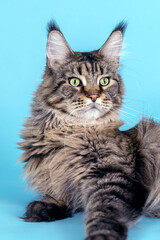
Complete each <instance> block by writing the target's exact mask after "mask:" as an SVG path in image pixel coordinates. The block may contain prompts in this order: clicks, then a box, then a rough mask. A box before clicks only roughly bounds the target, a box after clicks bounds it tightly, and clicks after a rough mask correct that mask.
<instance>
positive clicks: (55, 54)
mask: <svg viewBox="0 0 160 240" xmlns="http://www.w3.org/2000/svg"><path fill="white" fill-rule="evenodd" d="M72 54H73V51H72V50H71V48H70V47H69V45H68V43H67V41H66V40H65V38H64V36H63V34H62V33H61V32H60V31H58V30H53V31H51V32H50V33H49V36H48V43H47V64H48V66H49V67H54V66H55V65H57V64H63V63H64V62H65V61H66V60H67V59H68V57H69V56H71V55H72Z"/></svg>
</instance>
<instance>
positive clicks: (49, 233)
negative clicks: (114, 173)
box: [0, 0, 160, 240]
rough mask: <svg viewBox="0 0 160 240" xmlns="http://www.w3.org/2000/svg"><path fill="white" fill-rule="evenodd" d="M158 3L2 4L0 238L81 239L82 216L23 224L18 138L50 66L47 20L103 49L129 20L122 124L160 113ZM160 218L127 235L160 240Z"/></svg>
mask: <svg viewBox="0 0 160 240" xmlns="http://www.w3.org/2000/svg"><path fill="white" fill-rule="evenodd" d="M159 10H160V1H158V0H152V1H146V0H134V1H129V0H122V1H119V0H112V1H109V0H98V1H94V0H88V1H86V0H80V1H75V0H57V1H55V0H45V1H43V0H27V1H22V0H5V1H1V3H0V33H1V37H0V49H1V50H0V66H1V70H0V106H1V110H0V114H1V115H0V120H1V138H0V152H1V160H0V170H1V171H0V195H1V196H0V239H3V240H14V239H16V240H20V239H23V240H28V239H30V240H32V239H34V240H35V239H39V240H42V239H46V240H50V239H54V240H67V239H68V240H72V239H73V240H75V239H76V240H82V239H83V237H84V230H83V226H84V216H83V214H76V215H75V217H73V218H70V219H66V220H62V221H57V222H51V223H24V222H23V221H22V220H21V219H19V218H18V216H22V214H23V213H24V211H25V206H26V205H27V204H28V202H29V201H31V200H33V199H35V198H38V196H37V195H36V194H35V193H34V192H33V191H31V190H27V189H26V183H25V182H24V181H23V180H22V176H21V173H22V169H21V167H22V165H21V164H19V163H18V162H17V158H18V156H19V155H20V153H21V152H20V150H17V148H16V142H18V141H20V139H19V137H18V134H19V130H20V128H21V126H22V123H23V122H24V119H25V117H27V116H28V115H29V104H30V103H31V98H32V92H33V91H34V90H35V88H36V86H37V84H38V83H39V82H40V81H41V76H42V74H43V70H44V67H45V59H46V56H45V49H46V41H47V34H46V24H47V22H48V21H49V20H50V19H52V18H54V19H55V20H56V21H57V23H58V24H59V25H60V27H61V29H62V31H63V33H64V35H65V37H66V39H67V41H68V43H69V45H70V46H71V47H72V48H73V50H75V51H90V50H93V49H97V48H99V47H100V46H101V45H102V44H103V43H104V42H105V40H106V39H107V37H108V35H109V34H110V32H111V31H112V29H113V28H114V27H115V25H116V24H117V23H118V22H119V21H121V20H123V19H124V20H127V21H128V23H129V25H128V29H127V31H126V34H125V38H124V44H123V51H122V52H123V55H122V57H121V63H122V68H121V74H122V77H123V79H124V82H125V87H126V96H125V99H124V107H123V109H122V113H121V117H122V119H124V120H125V121H126V124H125V126H124V128H129V127H132V126H133V125H134V124H136V123H137V121H138V120H139V119H140V118H141V116H142V115H145V116H153V117H154V118H155V119H157V120H158V119H159V118H160V111H159V104H160V94H159V89H160V76H159V62H160V61H159V56H160V44H159V43H160V16H159ZM159 235H160V220H158V219H151V218H143V219H142V220H141V221H140V222H139V223H138V224H137V225H136V226H135V227H134V228H133V229H132V230H130V232H129V237H128V240H135V239H136V240H159Z"/></svg>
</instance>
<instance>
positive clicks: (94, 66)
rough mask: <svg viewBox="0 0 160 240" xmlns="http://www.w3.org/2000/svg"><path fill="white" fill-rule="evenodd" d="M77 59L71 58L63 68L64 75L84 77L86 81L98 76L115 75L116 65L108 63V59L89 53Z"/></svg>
mask: <svg viewBox="0 0 160 240" xmlns="http://www.w3.org/2000/svg"><path fill="white" fill-rule="evenodd" d="M81 54H82V55H81V56H80V57H79V59H76V60H75V59H73V61H72V62H70V63H69V64H67V66H66V68H65V70H66V75H68V77H69V75H71V74H72V75H73V76H77V77H80V76H81V77H84V78H86V79H87V80H88V81H89V80H93V79H96V78H97V77H98V76H104V75H106V76H110V77H115V76H116V75H117V67H116V66H115V65H114V64H113V63H110V61H103V60H101V59H97V58H95V57H94V56H92V55H91V54H90V55H89V54H88V55H87V54H85V55H84V54H83V53H81Z"/></svg>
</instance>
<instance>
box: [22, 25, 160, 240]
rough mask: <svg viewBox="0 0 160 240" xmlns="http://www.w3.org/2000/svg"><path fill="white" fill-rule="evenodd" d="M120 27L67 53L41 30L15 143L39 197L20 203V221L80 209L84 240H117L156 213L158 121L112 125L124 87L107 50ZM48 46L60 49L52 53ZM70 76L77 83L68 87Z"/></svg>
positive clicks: (159, 201)
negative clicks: (43, 41)
mask: <svg viewBox="0 0 160 240" xmlns="http://www.w3.org/2000/svg"><path fill="white" fill-rule="evenodd" d="M124 28H125V25H124V23H121V24H119V25H118V26H117V27H116V28H115V29H114V31H113V32H112V34H111V35H110V37H109V40H108V41H107V42H106V43H105V45H103V46H102V48H101V49H100V50H97V51H93V52H89V53H79V52H74V53H73V52H72V51H71V49H70V48H69V46H68V45H67V43H66V42H65V40H64V38H63V35H62V33H61V32H60V30H59V28H58V27H57V26H56V25H55V24H53V23H52V24H50V25H49V32H50V34H52V33H53V34H55V35H54V36H51V35H49V40H48V41H50V42H49V44H48V48H49V49H48V50H47V51H48V55H47V57H48V58H47V66H46V70H45V73H44V77H43V78H44V80H43V82H42V83H41V84H40V86H39V87H38V89H37V91H36V93H35V97H34V99H33V104H32V116H31V117H29V118H28V119H27V121H26V123H25V128H24V130H23V131H22V134H21V136H22V138H23V139H24V141H23V142H21V143H19V145H20V148H21V149H23V150H24V151H25V152H24V153H23V154H22V156H21V158H20V159H21V161H22V162H25V163H26V164H25V175H26V177H27V178H28V180H29V183H30V185H31V186H32V187H33V188H35V189H37V191H38V192H39V193H40V194H41V195H42V200H41V201H34V202H32V203H30V204H29V205H28V207H27V211H26V214H25V216H24V219H25V221H31V222H37V221H52V220H56V219H62V218H65V217H69V216H71V215H72V214H73V213H75V212H76V211H79V210H84V211H85V216H86V217H85V221H86V227H85V228H86V235H87V237H86V239H87V240H100V239H101V240H105V239H107V240H124V239H126V237H127V232H128V228H129V227H130V225H131V224H133V222H134V221H136V220H137V219H138V218H139V217H140V216H141V215H142V214H147V215H151V216H156V217H159V216H160V214H159V213H160V184H159V182H160V154H159V153H160V144H159V143H160V126H159V124H156V123H154V122H153V121H152V120H146V119H143V120H142V121H141V122H140V123H139V124H138V125H137V126H135V127H134V128H133V129H130V130H128V131H120V130H119V127H120V126H121V125H122V124H123V123H122V122H121V121H120V120H119V117H118V116H119V110H120V107H121V105H122V99H123V94H124V87H123V81H122V79H121V77H120V75H119V73H118V66H119V62H118V60H119V56H117V54H118V51H119V50H114V51H117V52H116V54H115V55H114V53H112V49H111V50H110V49H109V48H110V42H112V41H113V42H112V45H114V44H115V43H114V41H115V42H116V41H118V40H117V39H119V42H118V45H117V46H116V49H117V47H119V45H120V43H121V39H120V36H121V35H122V34H123V32H124ZM116 34H117V35H116ZM120 34H121V35H120ZM55 37H57V39H58V43H59V44H58V45H56V44H57V39H54V38H55ZM50 44H53V46H54V47H57V48H58V50H59V51H60V50H61V49H59V48H62V49H63V51H62V52H61V53H60V54H59V55H57V52H56V51H57V49H56V50H55V51H52V49H53V46H52V48H51V49H50ZM106 44H107V45H106ZM105 49H107V51H108V52H109V54H110V57H108V56H107V53H106V52H104V51H106V50H105ZM63 53H65V54H64V55H63ZM52 54H56V55H55V58H56V60H55V59H54V58H53V59H52V58H51V57H50V56H52ZM67 54H68V55H67ZM59 56H60V58H61V59H59ZM66 56H67V57H66ZM112 56H114V58H112ZM50 58H51V59H50ZM62 61H63V63H62ZM106 75H107V76H109V79H110V84H109V85H108V86H107V87H105V88H103V87H100V86H99V85H98V84H97V81H98V80H97V79H99V77H102V76H106ZM73 76H76V77H78V78H80V79H81V81H82V86H81V87H79V88H75V87H73V86H70V85H69V83H68V79H70V78H71V77H73ZM91 95H96V96H98V98H97V100H96V101H97V105H96V106H97V108H98V110H97V108H96V110H95V109H94V110H93V111H92V109H90V108H89V107H88V106H90V105H87V104H88V101H90V103H89V104H92V103H91V100H90V97H89V96H91ZM98 101H99V102H98ZM98 104H99V105H98ZM86 109H87V110H86ZM99 112H100V113H99Z"/></svg>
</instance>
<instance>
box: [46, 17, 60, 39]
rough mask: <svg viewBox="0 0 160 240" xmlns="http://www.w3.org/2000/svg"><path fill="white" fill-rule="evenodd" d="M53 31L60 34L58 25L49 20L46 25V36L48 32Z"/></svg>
mask: <svg viewBox="0 0 160 240" xmlns="http://www.w3.org/2000/svg"><path fill="white" fill-rule="evenodd" d="M54 30H56V31H59V32H61V30H60V28H59V26H58V24H57V23H56V21H55V20H51V21H50V22H49V23H48V25H47V33H48V36H49V34H50V32H52V31H54Z"/></svg>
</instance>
